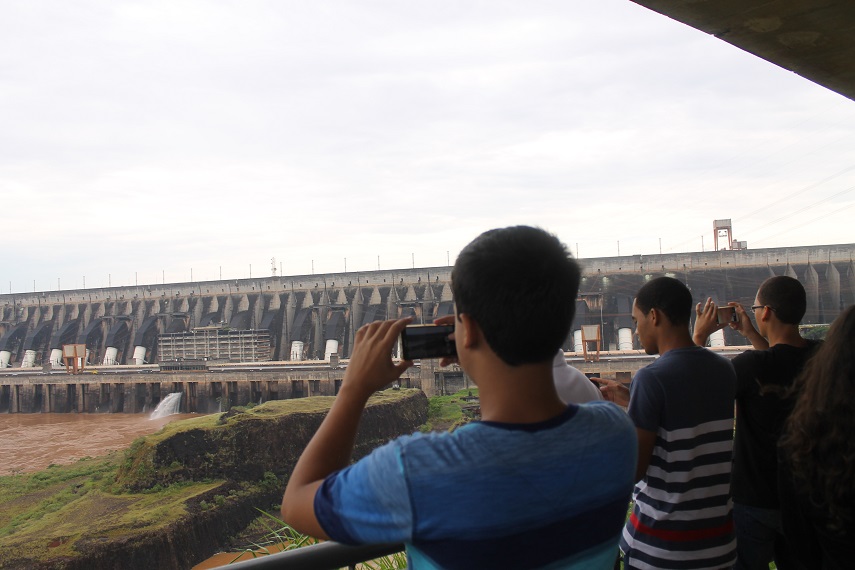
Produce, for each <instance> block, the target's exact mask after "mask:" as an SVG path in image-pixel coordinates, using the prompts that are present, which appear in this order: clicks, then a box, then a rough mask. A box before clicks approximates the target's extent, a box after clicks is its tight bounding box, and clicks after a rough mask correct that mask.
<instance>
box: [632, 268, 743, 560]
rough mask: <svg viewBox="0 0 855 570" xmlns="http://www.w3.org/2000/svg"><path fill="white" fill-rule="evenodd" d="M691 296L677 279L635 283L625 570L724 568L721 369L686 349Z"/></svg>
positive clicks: (726, 396)
mask: <svg viewBox="0 0 855 570" xmlns="http://www.w3.org/2000/svg"><path fill="white" fill-rule="evenodd" d="M691 312H692V294H691V292H690V291H689V289H688V288H687V287H686V286H685V285H684V284H683V283H681V282H680V281H678V280H677V279H673V278H671V277H660V278H657V279H653V280H651V281H649V282H648V283H647V284H645V285H644V286H643V287H642V288H641V289H640V290H639V291H638V296H637V297H636V299H635V302H634V303H633V307H632V319H633V321H634V322H635V325H636V334H637V335H638V339H639V341H640V342H641V344H642V346H643V347H644V350H645V352H646V353H647V354H658V355H660V357H659V358H658V359H656V361H654V362H653V364H650V365H648V366H646V367H645V368H642V369H641V370H639V371H638V372H637V373H636V375H635V378H634V379H633V382H632V385H631V387H630V394H629V407H628V409H627V413H628V414H629V417H630V419H632V421H633V423H634V424H635V427H636V431H637V434H638V466H637V470H636V479H637V481H638V482H637V483H636V486H635V491H634V493H633V497H634V499H635V503H634V506H633V509H632V514H631V515H630V517H629V519H628V520H627V523H626V526H625V527H624V531H623V535H622V537H621V541H620V548H621V551H622V552H623V556H624V566H625V568H640V569H645V570H647V569H654V568H672V569H673V568H687V569H688V568H691V569H693V570H700V569H703V568H710V569H719V568H730V567H731V566H732V565H733V564H734V562H735V560H736V541H735V538H734V532H733V519H732V503H731V500H730V465H731V454H732V449H733V399H734V394H735V391H736V374H735V372H734V370H733V366H732V365H731V363H730V361H728V360H727V359H726V358H723V357H721V356H719V355H717V354H714V353H713V352H711V351H709V350H706V349H704V348H701V347H699V346H696V345H695V343H694V342H693V340H692V336H691V334H690V332H689V319H690V316H691Z"/></svg>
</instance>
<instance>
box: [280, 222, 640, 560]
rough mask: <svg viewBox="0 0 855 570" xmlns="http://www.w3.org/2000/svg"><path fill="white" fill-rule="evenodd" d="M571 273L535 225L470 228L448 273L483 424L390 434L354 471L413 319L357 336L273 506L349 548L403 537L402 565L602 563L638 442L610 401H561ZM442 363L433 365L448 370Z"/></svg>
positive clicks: (461, 351)
mask: <svg viewBox="0 0 855 570" xmlns="http://www.w3.org/2000/svg"><path fill="white" fill-rule="evenodd" d="M579 278H580V271H579V267H578V265H577V264H576V263H575V261H574V260H573V259H572V258H571V257H570V255H569V253H568V252H567V249H566V247H565V246H564V245H563V244H562V243H561V242H560V241H558V239H557V238H556V237H555V236H553V235H550V234H548V233H546V232H544V231H543V230H540V229H536V228H530V227H525V226H517V227H511V228H504V229H498V230H491V231H488V232H485V233H484V234H481V235H480V236H479V237H478V238H476V239H475V240H474V241H473V242H472V243H470V244H469V245H468V246H466V248H464V249H463V251H462V252H461V253H460V256H459V257H458V259H457V262H456V263H455V266H454V270H453V272H452V290H453V292H454V300H455V304H456V307H455V314H454V316H449V317H445V318H443V319H440V320H439V321H438V322H443V323H447V324H452V323H453V324H454V326H455V332H454V335H453V336H454V342H455V345H456V347H457V361H458V362H459V364H460V365H461V367H462V368H463V369H464V371H465V372H466V373H468V374H469V376H470V377H471V378H472V380H473V381H474V382H475V383H476V384H477V385H478V387H479V389H480V390H479V395H480V401H481V417H482V421H480V422H473V423H471V424H468V425H466V426H464V427H462V428H460V429H458V430H456V431H455V432H453V433H443V434H427V435H425V434H414V435H411V436H405V437H401V438H398V439H396V440H394V441H392V442H390V443H389V444H387V445H385V446H383V447H381V448H379V449H377V450H375V451H374V452H372V453H371V454H370V455H369V456H367V457H365V458H363V459H362V460H360V461H359V462H357V463H356V464H354V465H350V466H349V463H350V455H351V451H352V448H353V442H354V438H355V434H356V429H357V425H358V423H359V417H360V415H361V413H362V409H363V408H364V406H365V403H366V401H367V399H368V397H369V396H370V395H371V394H372V393H373V392H374V391H376V390H379V389H381V388H382V387H383V386H386V385H388V384H390V383H391V382H393V381H395V380H396V379H397V378H398V377H399V376H400V375H401V374H402V373H403V371H404V370H406V368H407V367H408V366H410V365H411V364H412V363H411V362H407V361H404V362H401V363H398V364H396V363H394V362H393V361H392V359H391V357H390V354H391V351H392V347H393V346H394V344H395V342H396V340H397V338H398V335H399V334H400V333H401V331H402V330H403V328H404V327H405V326H406V325H407V324H408V322H409V319H401V320H393V321H385V322H376V323H372V324H370V325H366V326H364V327H362V328H361V329H360V330H359V331H358V332H357V334H356V342H355V344H354V350H353V355H352V358H351V361H350V364H349V365H348V368H347V372H346V374H345V378H344V382H343V383H342V386H341V390H340V392H339V394H338V396H337V398H336V400H335V402H334V404H333V406H332V408H331V409H330V412H329V414H328V415H327V417H326V419H325V420H324V422H323V424H322V425H321V427H320V428H319V429H318V431H317V433H316V434H315V436H314V437H313V439H312V441H311V442H310V443H309V445H308V446H307V447H306V449H305V451H304V452H303V455H302V456H301V458H300V460H299V461H298V463H297V465H296V467H295V468H294V472H293V474H292V475H291V477H290V479H289V482H288V487H287V489H286V491H285V496H284V498H283V502H282V516H283V518H284V519H285V521H286V522H288V523H289V524H291V525H292V526H294V527H295V528H296V529H297V530H300V531H302V532H305V533H308V534H311V535H313V536H316V537H320V538H331V539H333V540H337V541H339V542H344V543H349V544H360V543H394V542H401V541H403V542H405V543H406V544H407V553H408V558H409V567H410V568H413V569H420V568H580V569H581V568H586V569H587V568H603V569H605V568H612V566H613V564H614V561H615V556H616V552H617V542H618V538H619V535H620V531H621V528H622V526H623V521H624V518H625V514H626V507H627V504H628V500H629V496H630V492H631V490H632V484H633V482H634V479H633V472H634V470H635V465H636V459H637V458H636V438H635V430H634V428H633V426H632V423H631V422H630V421H629V419H628V418H627V417H626V415H625V414H624V412H623V411H622V410H621V409H620V408H618V407H616V406H614V405H613V404H610V403H607V402H595V403H591V404H585V405H581V406H577V405H572V404H571V405H569V406H568V405H565V404H564V403H563V402H562V401H561V400H560V399H559V397H558V395H557V393H556V391H555V386H554V383H553V378H552V360H553V355H554V354H555V352H556V351H557V350H558V348H559V347H560V346H561V344H562V343H563V342H564V340H565V339H566V338H567V335H568V333H569V329H570V325H571V323H572V321H573V314H574V311H575V298H576V293H577V290H578V286H579ZM449 362H450V361H449V360H447V361H444V362H443V364H448V363H449Z"/></svg>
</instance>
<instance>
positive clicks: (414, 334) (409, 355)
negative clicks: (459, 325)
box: [401, 325, 457, 360]
mask: <svg viewBox="0 0 855 570" xmlns="http://www.w3.org/2000/svg"><path fill="white" fill-rule="evenodd" d="M453 332H454V325H408V326H407V328H405V329H404V330H403V331H402V332H401V348H402V349H403V353H404V354H403V356H404V360H417V359H419V358H443V357H445V356H457V347H456V346H455V345H454V341H453V340H451V339H450V338H448V337H449V335H451V333H453Z"/></svg>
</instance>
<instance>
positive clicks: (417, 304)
mask: <svg viewBox="0 0 855 570" xmlns="http://www.w3.org/2000/svg"><path fill="white" fill-rule="evenodd" d="M853 254H855V244H842V245H827V246H802V247H789V248H770V249H754V250H749V249H740V250H722V251H711V252H696V253H679V254H664V255H634V256H621V257H606V258H590V259H581V260H579V261H580V264H581V265H582V267H583V277H582V282H581V285H580V291H579V295H578V297H577V311H576V313H577V314H576V318H575V319H574V323H573V325H572V331H573V332H572V333H571V335H570V337H568V339H567V342H566V343H565V346H564V349H565V351H566V352H568V353H570V354H571V355H574V354H579V355H581V352H582V344H584V346H585V348H587V347H588V346H590V345H589V344H588V341H589V340H591V337H590V336H588V337H587V339H585V340H584V341H583V339H582V338H580V336H581V335H580V333H581V332H582V330H583V329H584V328H585V326H586V325H587V326H589V327H594V328H596V329H597V331H598V333H597V334H598V335H599V338H600V344H601V350H602V351H604V352H605V351H609V350H612V351H632V350H638V349H639V348H640V347H639V346H638V344H637V340H635V339H634V338H633V335H632V334H631V326H632V325H631V316H630V312H631V306H632V298H633V296H634V295H635V293H636V291H637V290H638V289H639V288H640V287H641V286H642V285H643V284H644V283H645V282H646V281H647V280H649V279H651V278H654V277H658V276H661V275H669V276H673V277H676V278H678V279H680V280H682V281H683V282H685V283H686V284H687V285H688V286H689V288H690V289H691V291H692V295H693V297H694V300H695V302H703V301H704V300H705V299H706V298H707V297H712V298H713V299H714V300H715V301H716V302H720V303H723V302H727V301H731V300H735V301H739V302H742V303H743V304H751V303H752V302H753V300H754V295H755V293H756V290H757V287H758V285H759V284H760V283H761V282H762V281H763V280H765V279H766V278H768V277H771V276H773V275H789V276H792V277H794V278H796V279H798V280H799V281H801V282H802V283H803V284H804V286H805V289H806V291H807V294H808V310H807V314H806V315H805V318H804V320H803V323H805V324H824V323H829V322H831V321H832V320H833V319H834V318H835V317H836V316H837V315H838V314H839V313H840V311H841V310H842V308H844V307H845V306H848V305H850V304H853V303H855V265H853ZM450 278H451V267H429V268H413V269H398V270H382V271H381V270H378V271H370V272H349V273H328V274H318V275H298V276H274V277H264V278H252V279H237V280H222V281H202V282H185V283H171V284H168V283H167V284H157V285H142V286H128V287H108V288H94V289H73V290H54V291H42V292H33V293H15V294H3V295H0V316H2V318H0V367H2V369H3V370H2V371H1V372H0V384H2V385H3V386H5V388H3V390H5V392H0V409H2V408H3V398H4V397H5V398H6V401H8V402H11V401H12V400H13V394H12V392H11V391H10V390H12V388H14V382H12V381H11V380H6V378H5V377H6V375H8V374H10V373H15V374H20V373H26V372H29V371H32V372H33V373H34V374H35V373H42V372H44V373H51V374H50V377H51V379H53V378H55V377H56V376H57V374H56V373H58V372H59V373H61V374H62V375H64V367H63V365H62V362H61V353H62V351H61V348H62V346H63V345H67V344H79V345H85V357H84V358H85V363H84V364H85V366H86V367H88V368H90V370H91V369H92V368H93V367H97V368H101V367H103V369H104V370H105V371H106V370H110V372H116V371H121V370H126V371H127V372H128V373H131V372H133V371H137V372H139V371H144V369H145V368H146V367H150V366H153V367H154V368H156V369H157V371H159V372H163V371H171V372H173V373H182V374H191V373H192V372H194V371H195V372H210V371H211V370H219V371H220V373H222V372H223V371H226V372H227V373H229V374H231V373H234V372H235V371H234V370H232V369H230V368H229V364H230V363H259V364H263V363H282V364H283V366H284V365H288V364H294V365H295V366H292V367H290V369H289V371H288V373H287V377H284V376H283V377H282V379H281V380H276V381H277V382H282V383H283V384H284V385H285V386H287V388H284V389H281V390H280V389H279V387H278V385H277V386H276V390H274V394H275V396H274V397H279V395H280V393H281V395H282V396H285V395H286V394H288V395H287V396H286V397H300V396H302V395H310V394H311V392H312V390H311V387H310V385H309V384H306V385H305V387H302V386H298V385H296V384H292V382H297V381H298V379H295V376H294V374H297V373H300V374H302V372H299V371H300V370H303V368H302V366H301V365H299V363H304V362H305V363H311V362H315V363H318V362H319V361H322V362H323V361H325V362H329V361H331V360H336V361H337V360H339V359H341V360H346V359H347V358H349V356H350V352H351V350H352V347H353V338H354V334H355V331H356V330H357V329H358V328H359V327H360V326H362V325H363V324H366V323H368V322H372V321H376V320H382V319H386V318H396V317H406V316H411V317H413V318H414V320H415V322H431V321H433V319H435V318H437V317H440V316H444V315H448V314H452V313H453V301H454V299H453V295H452V291H451V283H450ZM721 337H722V338H721V339H720V346H728V345H736V344H742V339H741V337H739V336H738V335H737V334H736V333H734V332H733V331H730V330H729V329H727V330H725V331H723V333H722V335H721ZM266 368H268V367H267V366H265V369H266ZM325 369H326V370H327V371H326V372H324V373H322V374H321V373H319V374H321V376H322V377H318V378H313V377H312V378H310V376H311V375H309V376H305V381H306V382H320V381H322V380H323V384H324V386H327V385H329V387H328V388H324V390H323V392H324V393H334V392H335V382H336V378H333V376H336V374H333V373H330V372H329V370H335V369H336V368H334V367H330V366H326V368H325ZM338 370H340V369H338ZM96 371H97V370H96ZM283 374H284V372H283ZM433 374H434V373H433V372H431V373H430V374H428V375H427V376H426V375H425V374H424V373H421V375H420V377H419V378H418V383H419V384H421V387H422V388H423V389H425V391H426V392H428V393H432V392H433V391H434V390H433V386H434V382H435V381H438V380H437V378H439V377H438V376H436V375H433ZM437 374H438V373H437ZM432 375H433V376H432ZM134 378H137V377H136V376H135V377H134ZM338 380H340V378H338ZM195 381H196V380H187V381H186V382H184V384H186V386H183V387H184V388H185V389H187V390H189V385H190V383H192V382H195ZM271 381H272V380H271ZM414 381H415V380H414ZM134 382H136V383H137V384H138V385H139V386H143V388H140V387H139V386H138V387H137V388H135V390H137V392H134V393H133V394H124V393H123V394H124V396H123V398H122V399H123V400H124V401H122V402H121V405H120V404H119V403H118V400H119V399H118V398H114V397H112V394H113V393H114V392H115V391H116V388H107V389H106V390H107V391H109V392H110V393H111V395H110V397H107V396H106V395H104V397H101V396H102V394H100V393H99V395H98V398H95V397H94V396H93V395H90V397H89V401H90V402H92V401H96V400H98V401H100V400H104V401H105V402H110V403H109V405H108V407H111V408H112V409H114V410H124V411H142V410H138V409H136V408H139V407H140V406H137V405H136V404H135V405H133V406H130V405H128V404H126V402H127V401H129V400H132V401H134V402H147V404H144V405H151V404H156V402H157V401H159V399H160V397H159V394H154V393H153V391H157V390H161V389H162V390H167V389H168V390H170V391H172V390H174V388H175V387H174V386H171V385H170V386H166V384H170V382H165V383H164V382H162V381H161V382H160V383H162V384H165V386H164V387H163V388H160V387H158V388H157V389H154V388H152V387H151V386H150V385H151V384H152V382H145V381H143V382H140V381H138V380H134ZM241 382H243V381H242V380H241ZM247 382H252V381H250V380H247ZM259 382H260V380H259ZM173 383H174V382H173ZM146 386H148V388H146ZM248 386H250V388H246V389H244V388H241V390H242V391H243V392H244V393H246V394H247V395H246V396H242V397H240V398H239V399H240V400H246V401H255V400H253V399H252V395H251V392H252V391H253V390H252V388H251V385H248ZM221 388H222V387H221ZM84 389H85V388H75V390H77V392H75V393H73V394H72V393H69V392H68V391H66V392H62V391H61V390H60V391H59V392H57V393H56V394H53V395H52V396H53V399H54V402H56V403H57V406H59V405H60V402H61V401H62V402H65V403H64V404H62V406H64V407H65V408H72V407H75V406H76V409H78V410H81V411H82V410H84V409H89V406H87V405H86V403H85V401H84V400H85V398H83V396H81V395H80V390H84ZM145 389H147V390H149V392H145V393H143V392H144V390H145ZM228 389H229V387H228V386H226V389H225V394H226V395H228ZM99 390H100V388H99ZM266 390H267V392H270V389H269V388H268V389H266ZM264 391H265V390H263V389H259V388H258V387H256V389H255V393H256V394H261V393H262V392H264ZM60 392H62V393H60ZM317 392H318V393H320V392H321V390H320V388H318V390H317ZM4 394H5V396H4ZM211 394H216V395H215V396H212V397H213V398H222V397H223V390H222V389H219V392H218V391H217V390H213V391H212V390H208V391H207V395H208V396H211ZM41 398H42V400H41V403H42V405H41V409H44V401H45V399H46V398H47V399H49V395H48V394H47V392H44V393H43V394H42V396H41ZM186 400H187V401H188V402H193V398H192V397H191V396H190V395H189V394H188V397H187V398H186ZM68 402H72V403H75V406H71V405H69V404H68ZM62 406H60V407H62ZM96 407H98V408H101V406H100V405H99V406H96Z"/></svg>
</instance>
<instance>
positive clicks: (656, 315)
mask: <svg viewBox="0 0 855 570" xmlns="http://www.w3.org/2000/svg"><path fill="white" fill-rule="evenodd" d="M650 319H651V323H652V324H653V326H654V327H655V326H658V325H661V324H662V313H660V312H659V309H657V308H656V307H654V308H652V309H650Z"/></svg>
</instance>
